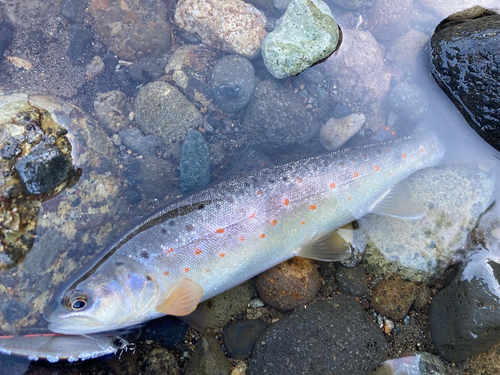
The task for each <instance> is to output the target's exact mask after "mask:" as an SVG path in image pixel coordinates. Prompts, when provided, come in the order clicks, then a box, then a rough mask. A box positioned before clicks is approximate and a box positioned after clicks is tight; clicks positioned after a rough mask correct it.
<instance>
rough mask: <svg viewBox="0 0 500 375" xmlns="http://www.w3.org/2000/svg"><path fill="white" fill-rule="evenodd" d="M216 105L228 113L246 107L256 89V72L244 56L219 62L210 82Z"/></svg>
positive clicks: (231, 57)
mask: <svg viewBox="0 0 500 375" xmlns="http://www.w3.org/2000/svg"><path fill="white" fill-rule="evenodd" d="M210 88H211V91H212V95H213V99H214V102H215V104H216V105H217V106H218V107H219V108H220V109H222V110H223V111H224V112H227V113H235V112H238V111H241V110H242V109H244V108H245V107H246V105H247V104H248V102H249V100H250V98H251V97H252V94H253V90H254V88H255V70H254V68H253V65H252V63H251V62H250V61H248V60H247V59H245V58H244V57H242V56H236V55H231V56H224V57H222V58H221V59H219V60H217V63H216V64H215V66H214V68H213V70H212V79H211V81H210Z"/></svg>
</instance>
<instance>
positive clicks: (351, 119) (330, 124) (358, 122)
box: [319, 113, 365, 151]
mask: <svg viewBox="0 0 500 375" xmlns="http://www.w3.org/2000/svg"><path fill="white" fill-rule="evenodd" d="M364 123H365V115H364V114H362V113H353V114H350V115H348V116H346V117H342V118H333V117H332V118H331V119H329V120H328V121H327V122H326V124H325V125H323V126H322V127H321V130H320V131H319V140H320V142H321V144H322V145H323V147H324V148H326V149H327V150H329V151H335V150H338V149H339V148H340V147H342V146H343V145H344V144H345V143H346V142H347V141H348V140H349V139H351V138H352V137H353V136H354V135H355V134H356V133H357V132H358V131H359V130H360V129H361V127H362V126H363V125H364Z"/></svg>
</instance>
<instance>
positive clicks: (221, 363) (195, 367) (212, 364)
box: [184, 335, 231, 375]
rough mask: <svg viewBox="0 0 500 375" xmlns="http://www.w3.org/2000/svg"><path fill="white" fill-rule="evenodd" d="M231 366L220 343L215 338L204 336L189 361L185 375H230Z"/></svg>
mask: <svg viewBox="0 0 500 375" xmlns="http://www.w3.org/2000/svg"><path fill="white" fill-rule="evenodd" d="M230 372H231V365H230V364H229V362H228V360H227V358H226V356H225V355H224V352H223V351H222V348H221V347H220V345H219V343H218V341H217V340H216V339H215V337H213V336H209V335H204V336H202V338H201V340H200V341H199V342H198V344H197V345H196V349H195V351H194V353H193V355H192V356H191V358H190V359H189V362H188V364H187V367H186V371H185V372H184V374H185V375H229V373H230Z"/></svg>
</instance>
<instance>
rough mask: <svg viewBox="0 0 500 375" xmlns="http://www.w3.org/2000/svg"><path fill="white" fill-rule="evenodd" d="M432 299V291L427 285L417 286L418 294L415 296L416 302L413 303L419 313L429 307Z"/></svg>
mask: <svg viewBox="0 0 500 375" xmlns="http://www.w3.org/2000/svg"><path fill="white" fill-rule="evenodd" d="M430 298H431V290H430V288H429V287H428V286H427V285H424V284H421V285H418V286H417V293H416V294H415V301H414V302H413V307H414V308H415V310H417V311H422V310H424V309H425V308H426V307H427V306H429V301H430Z"/></svg>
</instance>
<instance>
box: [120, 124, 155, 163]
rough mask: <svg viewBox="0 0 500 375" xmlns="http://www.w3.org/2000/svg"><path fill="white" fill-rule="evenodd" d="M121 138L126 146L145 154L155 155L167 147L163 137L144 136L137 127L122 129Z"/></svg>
mask: <svg viewBox="0 0 500 375" xmlns="http://www.w3.org/2000/svg"><path fill="white" fill-rule="evenodd" d="M120 138H121V141H122V143H123V144H124V145H125V147H128V148H130V149H131V150H132V151H134V152H135V153H137V154H139V155H143V156H155V155H158V154H159V153H161V152H162V151H163V150H164V149H165V141H164V140H163V138H161V137H158V136H156V135H147V136H144V135H143V134H142V132H141V131H140V130H139V129H137V128H130V129H125V130H122V131H121V132H120Z"/></svg>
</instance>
